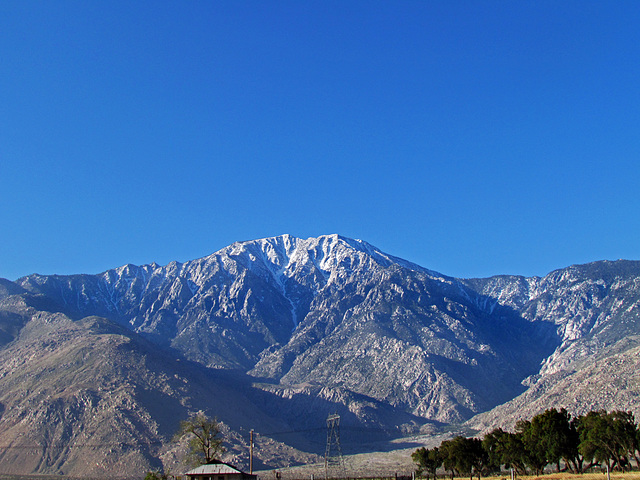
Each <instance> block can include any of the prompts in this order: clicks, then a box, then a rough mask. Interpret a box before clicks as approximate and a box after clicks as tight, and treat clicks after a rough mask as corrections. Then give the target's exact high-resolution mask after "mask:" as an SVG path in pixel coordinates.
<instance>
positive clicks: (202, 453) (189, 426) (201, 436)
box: [174, 412, 225, 465]
mask: <svg viewBox="0 0 640 480" xmlns="http://www.w3.org/2000/svg"><path fill="white" fill-rule="evenodd" d="M185 436H188V437H189V453H188V454H187V458H188V461H189V463H191V464H194V465H202V464H205V463H212V462H214V461H217V460H219V458H218V457H219V455H221V454H222V453H224V451H225V450H224V447H223V446H222V438H220V424H219V423H218V421H217V420H216V419H210V418H208V417H207V416H206V415H205V414H204V413H202V412H199V413H198V414H196V415H194V416H192V417H190V418H189V419H187V420H184V421H182V422H180V428H179V429H178V431H177V432H176V434H175V435H174V440H175V441H178V440H181V439H182V438H184V437H185Z"/></svg>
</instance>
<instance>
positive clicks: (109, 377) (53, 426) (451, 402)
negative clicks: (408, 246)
mask: <svg viewBox="0 0 640 480" xmlns="http://www.w3.org/2000/svg"><path fill="white" fill-rule="evenodd" d="M639 289H640V262H626V261H619V262H596V263H593V264H589V265H582V266H574V267H569V268H567V269H562V270H558V271H556V272H552V273H551V274H549V275H547V276H546V277H544V278H524V277H517V276H499V277H492V278H489V279H466V280H461V279H455V278H451V277H447V276H444V275H441V274H439V273H437V272H433V271H430V270H427V269H425V268H422V267H420V266H418V265H415V264H412V263H410V262H406V261H404V260H401V259H398V258H395V257H392V256H390V255H387V254H385V253H383V252H381V251H379V250H377V249H376V248H375V247H373V246H371V245H369V244H367V243H366V242H362V241H359V240H351V239H348V238H344V237H340V236H337V235H331V236H322V237H318V238H310V239H307V240H302V239H298V238H294V237H291V236H288V235H284V236H281V237H274V238H268V239H262V240H255V241H249V242H242V243H235V244H233V245H230V246H229V247H226V248H224V249H222V250H220V251H218V252H216V253H214V254H213V255H210V256H208V257H205V258H202V259H198V260H194V261H190V262H186V263H184V264H179V263H171V264H169V265H167V266H159V265H156V264H152V265H146V266H140V267H137V266H133V265H127V266H124V267H120V268H117V269H114V270H109V271H107V272H105V273H103V274H100V275H75V276H41V275H31V276H29V277H25V278H22V279H20V280H18V281H17V282H15V283H14V282H9V281H2V282H0V361H1V365H2V373H0V403H1V404H2V409H0V411H1V412H3V413H2V414H1V415H2V416H0V439H2V440H3V442H2V444H10V445H19V441H22V440H21V439H25V438H28V441H29V442H30V443H29V444H30V445H40V446H44V445H59V444H69V445H74V444H76V443H78V442H80V443H82V442H84V444H89V445H93V444H92V443H91V442H95V445H100V447H99V448H98V447H96V448H98V450H99V451H100V452H101V453H100V454H101V455H103V456H104V459H103V460H100V461H93V463H91V465H89V463H86V462H88V460H86V457H87V450H86V449H84V450H83V449H79V448H76V447H69V448H67V450H64V449H62V450H60V451H58V450H55V449H54V450H52V449H51V448H49V447H47V450H44V447H42V448H43V449H42V451H40V450H38V452H39V453H34V454H33V455H32V458H33V459H37V460H30V462H31V463H28V462H26V463H25V462H22V465H23V466H26V467H25V468H26V469H27V470H29V471H30V472H57V473H59V472H70V473H72V472H75V473H81V474H86V472H89V473H96V474H98V473H100V472H102V470H100V468H107V469H109V468H110V467H109V463H108V462H109V460H108V459H109V458H112V457H116V458H118V459H119V461H123V459H124V461H126V463H127V465H130V470H127V473H128V472H133V471H136V472H139V471H140V469H141V468H143V467H144V466H149V467H153V466H157V465H159V462H160V460H159V458H162V460H163V462H164V463H165V465H167V464H170V463H171V462H173V461H175V458H174V457H175V456H174V454H173V453H172V451H171V448H170V447H169V446H167V445H168V439H169V438H170V436H171V433H172V431H173V430H174V429H175V427H176V426H177V422H178V421H179V420H180V419H181V418H185V417H186V416H187V415H188V414H189V413H190V412H195V411H197V410H199V409H202V410H204V411H205V412H207V413H209V414H210V415H212V416H214V415H215V416H217V417H218V418H219V419H221V420H222V421H223V422H224V423H225V428H227V432H228V437H229V438H230V439H234V440H233V441H232V442H231V443H232V444H231V449H230V453H229V455H231V456H234V457H233V458H235V460H236V461H238V462H242V461H244V459H246V456H243V455H244V453H243V451H244V450H243V445H245V446H246V439H244V437H243V434H242V432H243V431H245V432H246V430H248V429H250V428H254V429H256V431H258V429H262V432H263V433H267V432H276V434H274V435H271V437H272V440H269V442H266V443H264V445H265V449H264V450H263V453H262V455H263V457H262V458H263V460H264V461H265V462H270V463H269V464H270V465H276V464H277V463H278V462H280V463H282V462H284V463H286V462H296V461H303V460H305V459H309V458H311V457H309V455H307V456H305V454H303V453H302V452H301V450H304V451H306V452H311V454H313V453H314V452H315V453H322V451H323V449H324V445H323V443H322V442H323V439H322V438H319V439H315V440H312V441H311V440H309V438H310V437H309V435H306V434H305V435H302V434H300V433H299V432H302V431H308V430H309V429H314V428H315V429H318V428H320V429H321V428H322V427H323V425H324V419H326V416H327V415H328V414H329V413H333V412H336V411H337V412H338V413H340V414H341V416H342V419H343V427H345V428H352V429H353V431H358V429H360V431H367V429H369V430H368V431H376V432H383V433H378V434H379V435H381V437H382V438H386V437H385V436H394V435H396V436H398V435H401V434H403V433H406V432H412V431H418V430H420V429H421V428H422V429H423V430H424V428H425V426H426V425H431V427H429V428H430V429H431V428H437V426H438V425H442V424H457V423H461V422H463V421H465V420H468V419H470V418H471V417H473V416H474V415H476V414H479V413H482V412H487V411H489V410H490V409H492V408H494V407H497V406H499V405H501V404H505V402H509V401H512V400H513V399H515V400H513V402H515V403H512V404H509V403H507V404H506V405H505V406H503V407H499V408H503V409H506V410H499V409H496V410H493V412H492V413H491V415H493V416H485V417H478V418H475V419H474V420H472V423H471V424H470V425H472V426H474V427H475V428H479V429H480V428H484V427H483V425H485V424H487V425H488V424H489V423H490V424H497V423H500V421H501V420H500V419H501V418H504V416H505V415H513V409H519V410H522V408H523V407H522V406H523V405H524V403H526V404H527V406H528V407H530V408H531V409H533V408H538V407H539V408H541V409H543V410H544V408H543V406H544V405H545V404H549V403H548V402H550V401H552V400H551V398H553V405H556V406H557V405H558V402H560V403H562V402H563V401H566V402H568V401H570V398H569V397H566V398H564V400H563V399H562V398H558V395H560V397H562V395H561V394H560V393H558V394H557V395H555V396H553V397H549V396H546V395H547V392H552V391H553V389H554V388H558V389H559V388H561V387H562V388H565V389H566V387H567V384H566V382H573V381H578V380H579V381H585V378H586V377H584V375H590V377H589V378H591V379H592V380H590V381H592V382H595V377H598V376H602V370H601V369H600V370H599V369H598V368H599V367H597V366H596V365H603V363H602V362H605V364H606V365H608V367H607V368H608V369H609V370H610V371H611V372H614V373H615V371H617V370H620V371H623V370H624V369H625V368H626V366H627V365H628V364H629V362H631V359H632V358H635V357H634V356H633V354H632V353H631V352H634V351H635V350H633V349H634V348H635V346H636V344H635V343H634V341H632V338H633V337H632V336H633V335H640V324H639V323H638V304H639V302H640V293H639V292H640V290H639ZM596 361H597V362H601V363H599V364H596V363H593V362H596ZM16 362H17V363H16ZM606 362H611V363H610V364H609V363H606ZM625 371H626V370H625ZM589 372H592V373H589ZM598 372H601V373H598ZM578 374H580V375H582V376H575V375H578ZM594 376H595V377H594ZM571 378H573V380H571ZM562 382H565V383H562ZM621 388H622V389H623V390H624V391H625V392H627V394H625V395H627V396H624V395H622V396H617V397H615V398H614V397H611V399H612V400H611V401H612V405H611V407H607V408H613V407H614V406H615V405H613V404H614V403H616V402H618V401H619V402H623V401H622V400H621V399H622V398H623V397H624V398H627V399H629V398H635V397H634V396H633V395H635V393H633V392H637V390H638V387H637V383H634V382H628V383H625V384H624V385H623V386H622V387H621ZM634 389H635V390H634ZM569 390H571V389H569ZM560 391H561V390H558V392H560ZM550 394H551V393H549V395H550ZM575 398H576V399H577V398H581V399H582V400H580V402H582V403H583V404H584V405H587V404H588V403H589V402H591V403H593V404H594V405H595V404H596V403H594V401H593V400H588V398H587V397H585V396H584V395H583V396H580V395H577V394H576V395H575ZM519 399H520V400H519ZM616 399H617V400H616ZM518 402H520V403H518ZM576 402H577V400H576ZM578 403H579V402H578ZM623 403H624V402H623ZM508 405H513V406H514V407H513V408H512V410H508ZM576 405H577V404H576ZM598 405H599V404H598ZM576 408H578V407H576ZM38 412H40V413H38ZM67 412H68V413H67ZM500 412H503V413H500ZM534 413H537V412H534ZM38 415H39V416H38ZM487 415H488V414H487ZM56 418H58V420H59V421H53V422H47V421H46V419H56ZM63 419H64V421H63ZM95 419H100V424H101V425H109V428H108V429H107V431H101V430H100V429H99V427H98V423H97V421H95ZM483 419H488V420H483ZM473 422H475V423H473ZM483 422H484V423H483ZM69 425H71V426H69ZM33 426H39V427H38V428H33ZM30 429H31V430H30ZM29 432H30V433H29ZM278 432H280V433H279V434H277V433H278ZM283 432H286V434H285V433H283ZM296 432H298V433H296ZM33 435H35V436H33ZM101 435H103V436H104V437H103V436H101ZM279 435H280V436H279ZM363 435H365V436H366V435H367V434H366V433H365V434H363ZM320 436H322V435H320ZM369 436H370V434H369ZM134 437H135V438H134ZM141 438H142V439H145V442H147V443H146V444H144V445H146V446H140V445H141V444H140V439H141ZM265 438H266V436H265ZM354 438H355V437H354ZM278 441H282V442H285V443H287V444H289V445H291V446H294V447H297V448H298V450H295V449H291V448H284V447H283V444H282V443H277V442H278ZM38 442H39V443H38ZM136 442H137V443H136ZM270 442H273V443H270ZM314 442H315V443H314ZM143 443H144V442H143ZM267 444H269V445H271V447H269V448H266V445H267ZM105 446H108V447H105ZM123 446H124V447H123ZM103 447H104V448H103ZM39 448H40V447H39ZM56 448H58V447H56ZM74 448H75V450H74ZM109 449H111V450H109ZM18 450H19V449H16V448H14V449H8V450H5V452H4V454H2V452H0V455H2V456H0V465H5V464H7V462H9V463H11V464H15V465H18V463H16V460H17V458H18V457H16V455H17V453H16V452H18ZM105 452H106V453H105ZM109 452H111V453H109ZM278 452H280V453H278ZM258 455H260V454H259V453H258ZM100 458H102V457H100ZM82 462H85V463H82ZM101 462H102V463H101ZM100 465H102V466H100ZM265 465H266V464H265ZM127 468H129V467H127ZM24 471H26V470H24Z"/></svg>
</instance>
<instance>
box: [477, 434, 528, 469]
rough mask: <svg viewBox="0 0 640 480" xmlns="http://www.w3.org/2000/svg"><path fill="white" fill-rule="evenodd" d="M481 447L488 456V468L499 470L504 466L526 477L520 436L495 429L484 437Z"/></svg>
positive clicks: (524, 453)
mask: <svg viewBox="0 0 640 480" xmlns="http://www.w3.org/2000/svg"><path fill="white" fill-rule="evenodd" d="M482 446H483V448H484V449H485V451H486V452H487V454H488V456H489V467H490V468H492V469H494V470H500V468H501V467H502V465H504V466H505V467H506V468H513V469H514V470H515V471H516V472H517V473H518V474H519V475H526V473H527V471H526V451H525V448H524V444H523V443H522V440H521V435H519V434H515V433H510V432H505V431H504V430H502V429H501V428H496V429H495V430H493V431H491V432H489V433H487V434H486V435H485V436H484V438H483V440H482Z"/></svg>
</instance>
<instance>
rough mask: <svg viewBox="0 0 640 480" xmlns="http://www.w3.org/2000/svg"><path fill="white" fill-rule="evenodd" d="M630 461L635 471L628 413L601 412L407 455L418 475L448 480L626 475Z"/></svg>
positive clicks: (548, 419) (634, 435)
mask: <svg viewBox="0 0 640 480" xmlns="http://www.w3.org/2000/svg"><path fill="white" fill-rule="evenodd" d="M632 458H633V459H635V461H636V465H637V466H639V467H640V430H639V429H638V425H637V424H636V422H635V419H634V416H633V414H632V413H631V412H624V411H613V412H610V413H608V412H606V411H604V410H603V411H596V412H589V413H588V414H587V415H585V416H578V417H573V418H572V417H571V415H570V414H569V413H568V412H567V411H566V410H565V409H564V408H562V409H560V410H557V409H555V408H552V409H549V410H546V411H545V412H544V413H541V414H539V415H536V416H535V417H533V418H532V419H531V420H520V421H519V422H517V423H516V431H515V432H513V433H512V432H506V431H504V430H502V429H500V428H497V429H495V430H493V431H491V432H489V433H487V434H486V435H485V436H484V437H483V438H482V440H480V439H479V438H464V437H461V436H459V437H456V438H453V439H451V440H446V441H444V442H442V443H441V444H440V446H439V447H437V448H433V449H431V450H428V449H425V448H419V449H418V450H416V451H415V452H414V453H413V454H412V459H413V461H414V462H415V463H416V465H417V466H418V469H417V472H418V474H423V473H425V472H426V473H427V476H429V475H433V476H435V474H436V470H437V469H438V468H440V467H441V466H442V467H444V469H445V470H447V471H449V472H451V476H452V477H453V475H454V474H456V475H458V476H461V475H468V476H469V477H472V476H473V475H477V476H478V478H479V477H480V475H487V474H489V473H491V472H494V471H499V470H500V469H501V468H502V467H503V466H504V467H505V468H507V469H509V468H513V469H514V470H515V471H516V472H517V473H518V474H519V475H525V474H527V473H528V471H531V472H533V473H535V474H541V473H542V472H543V471H544V469H545V467H546V466H547V465H549V464H551V465H555V467H556V470H558V471H561V469H562V470H569V471H571V472H574V473H582V472H583V471H584V470H585V469H587V468H590V467H594V466H608V467H609V468H612V469H617V470H627V469H629V468H630V466H631V464H630V460H631V459H632ZM585 465H586V466H585Z"/></svg>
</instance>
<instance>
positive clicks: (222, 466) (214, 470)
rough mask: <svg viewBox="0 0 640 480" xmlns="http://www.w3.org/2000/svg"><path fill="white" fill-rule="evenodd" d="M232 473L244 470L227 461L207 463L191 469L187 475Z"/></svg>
mask: <svg viewBox="0 0 640 480" xmlns="http://www.w3.org/2000/svg"><path fill="white" fill-rule="evenodd" d="M230 473H242V472H241V471H240V470H238V469H237V468H235V467H232V466H231V465H227V464H226V463H207V464H206V465H200V466H199V467H198V468H194V469H193V470H189V471H188V472H187V473H185V475H225V474H230Z"/></svg>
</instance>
